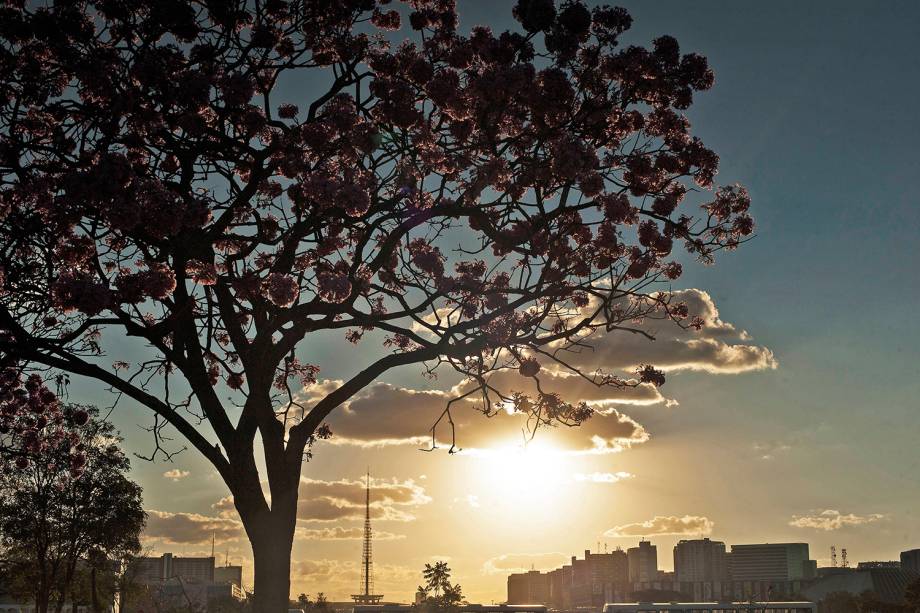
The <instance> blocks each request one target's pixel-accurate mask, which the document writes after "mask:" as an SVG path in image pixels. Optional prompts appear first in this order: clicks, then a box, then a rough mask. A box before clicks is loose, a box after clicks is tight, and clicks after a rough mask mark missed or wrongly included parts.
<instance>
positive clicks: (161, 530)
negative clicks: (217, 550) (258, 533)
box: [144, 510, 244, 545]
mask: <svg viewBox="0 0 920 613" xmlns="http://www.w3.org/2000/svg"><path fill="white" fill-rule="evenodd" d="M243 535H244V534H243V525H242V523H240V522H239V521H238V520H234V519H230V518H227V517H208V516H206V515H199V514H197V513H169V512H167V511H157V510H148V511H147V527H146V529H145V530H144V537H145V539H147V540H159V541H162V542H163V543H166V544H173V545H192V544H199V543H208V542H210V541H211V538H212V536H213V538H214V539H215V540H216V541H218V542H224V541H231V540H235V539H238V538H241V537H242V536H243Z"/></svg>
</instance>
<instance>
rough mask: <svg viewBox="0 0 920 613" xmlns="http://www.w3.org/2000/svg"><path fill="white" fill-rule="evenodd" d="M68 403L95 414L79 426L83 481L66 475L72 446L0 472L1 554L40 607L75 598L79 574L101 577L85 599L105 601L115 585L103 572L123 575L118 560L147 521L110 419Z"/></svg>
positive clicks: (133, 548) (134, 545) (134, 546)
mask: <svg viewBox="0 0 920 613" xmlns="http://www.w3.org/2000/svg"><path fill="white" fill-rule="evenodd" d="M70 409H71V410H77V409H79V410H81V411H85V412H86V413H87V414H88V416H89V417H90V418H91V419H89V420H88V421H87V422H86V423H85V424H83V425H82V426H79V428H78V434H79V436H80V438H81V440H82V441H83V442H81V443H80V445H79V454H80V456H79V457H80V458H81V459H82V465H81V469H82V471H83V474H82V476H81V477H80V478H79V479H72V478H68V477H69V471H70V460H69V458H70V452H69V449H66V448H58V447H53V448H49V449H48V450H46V456H45V457H44V459H45V461H43V462H33V463H31V464H30V465H29V466H28V467H26V468H24V469H21V470H15V471H9V472H5V473H3V474H2V475H0V548H2V552H3V556H2V557H3V558H4V559H6V560H11V561H14V563H13V565H12V567H11V568H9V569H8V573H9V575H11V576H14V577H15V578H16V579H15V583H16V584H17V585H18V589H19V591H20V592H21V593H23V595H25V596H27V597H30V598H33V599H34V600H35V602H36V606H37V610H38V611H40V612H41V611H44V610H45V609H44V608H45V607H47V606H48V605H49V604H57V603H61V602H63V601H64V600H66V599H68V598H70V597H71V596H72V594H73V593H74V591H75V585H74V582H75V580H77V579H78V578H79V577H80V576H81V575H83V576H84V577H85V578H86V579H87V580H89V579H90V576H92V578H98V579H99V580H98V581H96V582H93V583H91V590H90V593H88V595H87V599H86V604H93V605H94V606H99V604H100V603H102V602H105V600H106V599H107V597H108V596H110V595H111V590H112V589H113V588H111V587H109V588H108V589H107V588H106V586H105V583H106V581H104V580H102V579H101V578H100V577H98V575H104V574H106V573H117V572H118V569H116V568H113V564H114V565H118V564H119V563H120V562H123V561H125V560H127V559H128V558H129V557H130V556H132V555H133V554H135V553H137V552H138V551H139V550H140V542H139V537H140V532H141V530H142V529H143V526H144V522H145V520H146V515H145V513H144V511H143V507H142V505H141V489H140V487H139V486H138V485H136V484H135V483H133V482H131V481H130V480H128V479H127V478H126V477H125V473H126V472H127V471H128V469H129V462H128V459H127V458H126V457H125V455H124V454H123V453H122V452H121V450H120V449H119V448H118V442H119V441H120V439H119V438H118V437H117V435H116V433H115V431H114V428H113V427H112V425H111V424H109V423H108V422H106V421H104V420H99V419H97V418H98V411H97V410H96V409H95V408H92V407H90V408H87V407H79V408H78V407H70ZM62 472H63V473H65V474H64V475H62V474H61V473H62ZM23 509H28V510H29V512H28V513H24V512H23ZM106 592H107V593H106Z"/></svg>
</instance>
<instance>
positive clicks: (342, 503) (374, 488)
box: [212, 477, 431, 522]
mask: <svg viewBox="0 0 920 613" xmlns="http://www.w3.org/2000/svg"><path fill="white" fill-rule="evenodd" d="M370 489H371V492H370V496H371V505H370V507H371V518H372V519H374V520H380V521H399V522H408V521H413V520H415V515H413V513H412V511H414V510H415V509H416V508H418V507H420V506H422V505H425V504H428V503H429V502H431V497H430V496H428V495H427V494H426V493H425V488H423V487H422V486H421V485H418V484H417V483H415V481H413V480H412V479H408V480H405V481H400V480H398V479H395V478H393V479H380V478H371V488H370ZM364 503H365V483H364V480H363V479H339V480H336V481H324V480H322V479H309V478H307V477H301V479H300V491H299V493H298V502H297V519H298V520H300V521H302V522H335V521H342V520H363V519H364V514H365V507H364ZM212 507H213V508H214V509H216V510H217V511H218V514H219V515H220V516H221V517H229V518H233V519H236V518H238V515H237V514H236V510H235V508H234V506H233V497H232V496H227V497H225V498H221V499H220V500H218V501H217V502H216V503H214V504H213V505H212Z"/></svg>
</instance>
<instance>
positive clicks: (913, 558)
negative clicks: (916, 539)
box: [901, 549, 920, 573]
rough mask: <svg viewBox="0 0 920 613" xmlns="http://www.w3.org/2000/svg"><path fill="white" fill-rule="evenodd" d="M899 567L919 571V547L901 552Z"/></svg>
mask: <svg viewBox="0 0 920 613" xmlns="http://www.w3.org/2000/svg"><path fill="white" fill-rule="evenodd" d="M901 568H903V569H904V570H912V571H914V572H917V573H920V549H910V550H908V551H902V552H901Z"/></svg>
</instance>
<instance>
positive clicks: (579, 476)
mask: <svg viewBox="0 0 920 613" xmlns="http://www.w3.org/2000/svg"><path fill="white" fill-rule="evenodd" d="M572 477H573V478H574V479H575V480H576V481H582V482H588V483H616V482H617V481H622V480H623V479H632V478H633V477H635V475H633V474H632V473H628V472H623V471H620V472H615V473H587V474H586V473H575V474H574V475H572Z"/></svg>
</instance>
